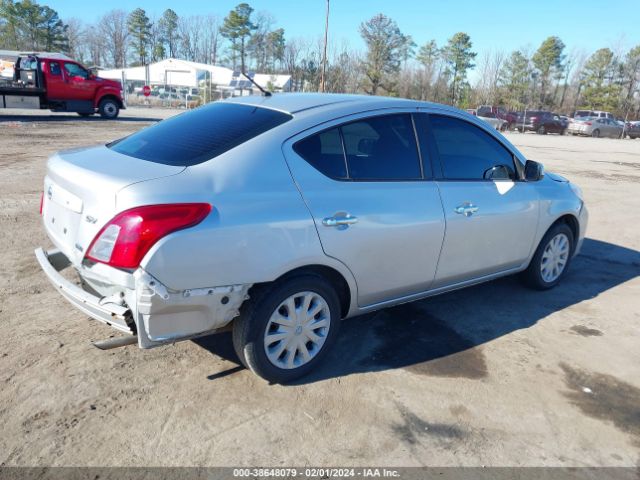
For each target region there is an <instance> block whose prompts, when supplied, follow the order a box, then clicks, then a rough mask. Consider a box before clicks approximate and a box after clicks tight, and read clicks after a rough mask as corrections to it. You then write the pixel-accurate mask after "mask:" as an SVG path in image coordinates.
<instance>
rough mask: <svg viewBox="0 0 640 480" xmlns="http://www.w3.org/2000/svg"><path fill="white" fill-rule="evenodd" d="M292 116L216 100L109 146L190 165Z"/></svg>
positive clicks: (153, 159) (145, 157)
mask: <svg viewBox="0 0 640 480" xmlns="http://www.w3.org/2000/svg"><path fill="white" fill-rule="evenodd" d="M291 118H292V117H291V115H288V114H286V113H282V112H277V111H275V110H270V109H267V108H260V107H254V106H250V105H239V104H234V103H223V102H214V103H210V104H209V105H206V106H204V107H201V108H197V109H195V110H192V111H190V112H186V113H183V114H181V115H177V116H175V117H172V118H169V119H167V120H163V121H162V122H159V123H157V124H156V125H153V126H151V127H149V128H145V129H144V130H141V131H139V132H136V133H134V134H133V135H130V136H128V137H125V138H123V139H121V140H116V141H115V142H112V143H110V144H108V145H107V147H109V148H111V149H112V150H114V151H116V152H118V153H122V154H124V155H128V156H130V157H135V158H139V159H141V160H148V161H150V162H155V163H163V164H165V165H176V166H183V167H188V166H190V165H196V164H198V163H202V162H205V161H207V160H209V159H211V158H214V157H217V156H218V155H221V154H222V153H224V152H226V151H228V150H231V149H232V148H234V147H237V146H238V145H240V144H241V143H244V142H246V141H248V140H251V139H252V138H254V137H257V136H258V135H260V134H261V133H264V132H266V131H267V130H270V129H272V128H274V127H277V126H278V125H281V124H282V123H284V122H286V121H288V120H291Z"/></svg>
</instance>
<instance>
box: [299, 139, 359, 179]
mask: <svg viewBox="0 0 640 480" xmlns="http://www.w3.org/2000/svg"><path fill="white" fill-rule="evenodd" d="M293 149H294V150H295V151H296V153H297V154H298V155H300V156H301V157H302V158H304V159H305V160H306V161H307V162H309V163H310V164H311V165H312V166H313V167H314V168H315V169H316V170H319V171H320V172H322V173H324V174H325V175H326V176H327V177H331V178H336V179H346V178H347V165H346V162H345V159H344V151H343V150H342V140H341V138H340V130H339V129H338V128H332V129H331V130H327V131H324V132H320V133H318V134H316V135H311V136H310V137H308V138H305V139H304V140H302V141H300V142H298V143H296V144H295V145H294V147H293Z"/></svg>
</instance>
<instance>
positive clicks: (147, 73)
mask: <svg viewBox="0 0 640 480" xmlns="http://www.w3.org/2000/svg"><path fill="white" fill-rule="evenodd" d="M98 76H100V77H102V78H110V79H114V80H120V81H124V84H126V85H131V84H132V83H133V84H137V86H142V85H150V86H152V87H153V86H155V85H157V86H163V85H171V86H172V87H189V88H196V87H200V86H201V85H203V84H209V85H215V87H216V89H217V90H220V91H226V92H228V93H229V94H230V95H231V94H234V91H235V90H240V91H242V90H250V89H251V88H252V87H253V85H251V83H250V82H249V81H248V80H246V79H245V78H244V77H234V72H233V70H231V69H229V68H225V67H218V66H215V65H207V64H204V63H196V62H189V61H187V60H179V59H176V58H168V59H166V60H162V61H160V62H156V63H152V64H149V65H146V66H142V67H130V68H116V69H110V70H99V71H98ZM253 79H254V81H255V82H256V83H257V84H258V85H260V86H261V87H263V88H267V87H271V88H272V89H274V90H276V91H288V90H290V88H291V76H290V75H267V74H256V75H254V77H253Z"/></svg>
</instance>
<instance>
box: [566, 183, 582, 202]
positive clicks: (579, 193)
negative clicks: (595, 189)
mask: <svg viewBox="0 0 640 480" xmlns="http://www.w3.org/2000/svg"><path fill="white" fill-rule="evenodd" d="M569 186H570V187H571V190H573V193H575V194H576V197H578V198H579V199H580V200H582V201H584V198H583V196H582V189H581V188H580V187H579V186H578V185H576V184H575V183H573V182H569Z"/></svg>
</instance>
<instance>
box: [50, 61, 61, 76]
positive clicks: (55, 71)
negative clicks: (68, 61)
mask: <svg viewBox="0 0 640 480" xmlns="http://www.w3.org/2000/svg"><path fill="white" fill-rule="evenodd" d="M49 73H50V74H51V75H60V64H59V63H58V62H49Z"/></svg>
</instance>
